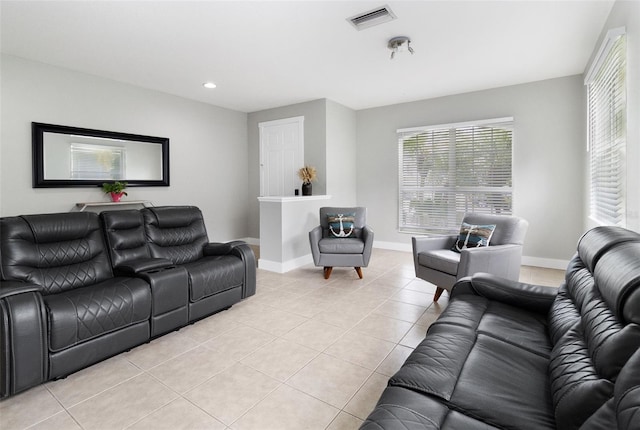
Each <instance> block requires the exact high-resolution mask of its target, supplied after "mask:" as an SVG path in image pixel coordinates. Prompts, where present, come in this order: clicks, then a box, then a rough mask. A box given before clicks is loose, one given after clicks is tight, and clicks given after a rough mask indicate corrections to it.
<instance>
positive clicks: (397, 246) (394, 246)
mask: <svg viewBox="0 0 640 430" xmlns="http://www.w3.org/2000/svg"><path fill="white" fill-rule="evenodd" d="M373 247H374V248H380V249H389V250H391V251H405V252H412V251H413V249H412V248H411V243H399V242H382V241H379V240H374V241H373Z"/></svg>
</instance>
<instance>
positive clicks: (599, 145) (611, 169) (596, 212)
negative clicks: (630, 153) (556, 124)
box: [584, 27, 628, 227]
mask: <svg viewBox="0 0 640 430" xmlns="http://www.w3.org/2000/svg"><path fill="white" fill-rule="evenodd" d="M625 34H626V31H625V28H624V27H618V28H614V29H611V30H609V31H608V32H607V34H606V36H605V38H604V40H603V41H602V45H601V46H600V49H599V50H598V52H597V53H596V56H595V57H594V60H593V62H592V63H591V66H590V67H589V70H588V71H587V73H586V75H585V81H584V84H585V85H586V86H587V136H588V137H587V151H588V152H589V218H590V220H591V221H592V222H594V223H596V224H598V225H617V226H620V227H625V226H626V221H627V220H626V204H625V203H626V183H625V182H626V174H625V165H626V159H625V158H626V153H625V151H626V140H627V139H626V135H627V133H626V127H627V124H628V118H627V115H628V110H627V108H626V91H627V83H626V41H625ZM614 49H617V50H618V51H615V52H614V51H613V50H614ZM620 73H622V76H623V80H622V81H620V80H617V76H618V75H619V74H620Z"/></svg>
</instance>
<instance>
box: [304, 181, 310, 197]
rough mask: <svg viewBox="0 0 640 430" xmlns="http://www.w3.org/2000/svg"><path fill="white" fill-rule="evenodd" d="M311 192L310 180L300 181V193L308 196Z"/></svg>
mask: <svg viewBox="0 0 640 430" xmlns="http://www.w3.org/2000/svg"><path fill="white" fill-rule="evenodd" d="M311 192H312V187H311V182H303V183H302V195H303V196H310V195H311Z"/></svg>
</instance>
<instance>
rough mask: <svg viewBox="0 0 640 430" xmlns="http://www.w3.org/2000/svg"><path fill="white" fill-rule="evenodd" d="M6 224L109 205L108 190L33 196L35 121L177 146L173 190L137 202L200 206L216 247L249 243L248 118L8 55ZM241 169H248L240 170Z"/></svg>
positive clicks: (3, 152) (137, 191)
mask: <svg viewBox="0 0 640 430" xmlns="http://www.w3.org/2000/svg"><path fill="white" fill-rule="evenodd" d="M1 67H2V69H1V70H2V78H1V79H2V81H1V84H2V96H1V97H2V98H1V103H2V113H1V119H2V132H1V140H0V141H1V145H2V146H1V148H0V170H1V172H0V215H2V216H9V215H19V214H30V213H43V212H66V211H69V210H71V208H72V207H73V205H74V203H76V202H87V201H108V198H107V197H106V196H105V195H104V194H103V193H102V192H101V190H100V189H99V188H97V187H96V188H77V189H72V188H51V189H43V188H40V189H34V188H31V122H32V121H36V122H44V123H50V124H59V125H67V126H76V127H84V128H92V129H99V130H110V131H118V132H125V133H135V134H143V135H151V136H162V137H168V138H170V151H171V186H170V187H144V188H138V187H136V188H130V189H128V191H129V197H127V198H125V199H127V200H151V201H152V202H153V203H154V204H155V205H174V204H190V205H196V206H199V207H200V208H201V209H202V211H203V214H204V216H205V220H206V223H207V228H208V231H209V236H210V238H211V239H212V240H229V239H234V238H241V237H246V236H247V225H248V213H247V207H248V197H247V189H248V185H249V182H248V177H247V172H246V169H245V168H244V166H247V158H248V147H247V115H246V114H245V113H241V112H236V111H231V110H228V109H222V108H218V107H214V106H211V105H208V104H204V103H199V102H194V101H190V100H186V99H183V98H179V97H174V96H170V95H167V94H164V93H160V92H157V91H150V90H145V89H143V88H139V87H134V86H130V85H125V84H121V83H118V82H114V81H110V80H106V79H102V78H97V77H94V76H90V75H86V74H82V73H77V72H73V71H70V70H66V69H61V68H57V67H53V66H48V65H44V64H42V63H36V62H32V61H27V60H23V59H19V58H16V57H12V56H4V55H3V56H2V64H1ZM238 166H243V167H242V168H240V169H239V168H238Z"/></svg>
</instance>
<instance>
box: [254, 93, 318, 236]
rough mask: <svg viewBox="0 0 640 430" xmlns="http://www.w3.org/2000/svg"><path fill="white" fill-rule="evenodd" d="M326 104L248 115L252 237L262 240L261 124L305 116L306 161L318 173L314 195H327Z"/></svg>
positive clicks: (296, 105) (316, 101)
mask: <svg viewBox="0 0 640 430" xmlns="http://www.w3.org/2000/svg"><path fill="white" fill-rule="evenodd" d="M326 104H327V102H326V100H325V99H321V100H314V101H311V102H306V103H298V104H295V105H290V106H284V107H279V108H273V109H267V110H263V111H258V112H252V113H250V114H249V115H248V119H247V128H248V139H249V160H248V163H247V169H248V172H249V174H248V175H247V176H248V180H249V188H248V189H249V196H248V198H249V202H248V205H249V206H248V207H249V210H248V213H249V220H248V221H249V234H248V235H249V237H253V238H259V237H260V205H259V204H258V196H259V195H260V133H259V130H258V124H259V123H261V122H264V121H274V120H277V119H284V118H291V117H295V116H304V162H305V164H308V165H311V166H314V167H315V168H316V169H317V171H318V180H317V181H316V182H314V183H313V194H318V195H321V194H326V193H327V182H326V181H327V172H326V150H325V142H326V136H327V129H326V123H327V109H326ZM300 167H302V166H300Z"/></svg>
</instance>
